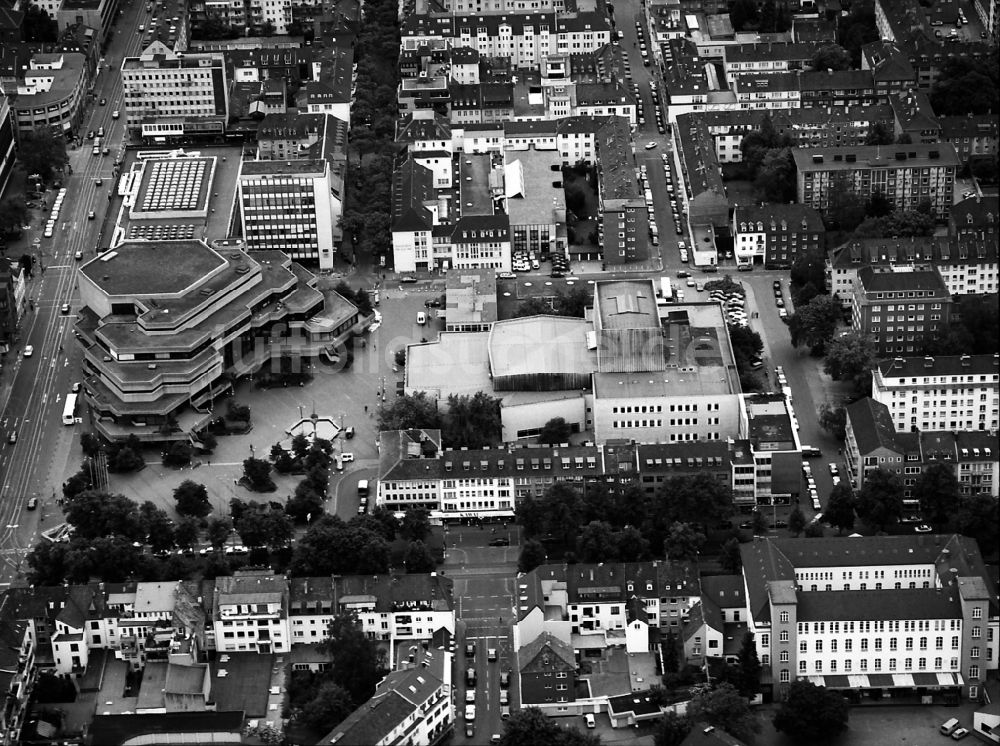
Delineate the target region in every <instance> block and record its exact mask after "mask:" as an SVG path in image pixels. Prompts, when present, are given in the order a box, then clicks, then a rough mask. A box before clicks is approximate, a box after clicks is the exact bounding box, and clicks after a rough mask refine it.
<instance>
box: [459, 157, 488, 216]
mask: <svg viewBox="0 0 1000 746" xmlns="http://www.w3.org/2000/svg"><path fill="white" fill-rule="evenodd" d="M457 160H458V176H459V181H458V189H459V194H460V199H461V205H460V206H459V212H460V213H461V214H462V215H492V214H493V195H492V193H491V190H490V171H491V170H492V168H493V158H492V156H491V155H490V154H489V153H481V154H473V153H462V154H460V155H459V156H458V158H457Z"/></svg>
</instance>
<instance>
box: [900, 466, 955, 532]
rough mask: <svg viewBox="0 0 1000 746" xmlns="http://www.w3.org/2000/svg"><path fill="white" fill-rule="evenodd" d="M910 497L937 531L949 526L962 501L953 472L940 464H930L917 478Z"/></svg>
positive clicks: (950, 468) (949, 467) (948, 467)
mask: <svg viewBox="0 0 1000 746" xmlns="http://www.w3.org/2000/svg"><path fill="white" fill-rule="evenodd" d="M911 497H912V498H913V499H914V500H919V501H920V510H922V511H923V514H924V518H926V519H927V521H928V522H929V523H930V524H931V525H932V526H934V527H935V528H938V529H943V528H944V527H945V526H947V525H948V524H949V522H950V521H951V519H952V518H953V516H954V515H955V512H956V511H957V509H958V504H959V502H960V501H961V499H962V495H961V490H960V489H959V486H958V479H956V478H955V472H954V470H953V469H952V467H951V466H950V465H949V464H944V463H940V462H939V463H935V464H931V465H930V466H928V467H927V468H926V469H925V470H924V471H923V473H922V474H921V475H920V476H918V477H917V480H916V483H915V484H914V485H913V491H912V492H911Z"/></svg>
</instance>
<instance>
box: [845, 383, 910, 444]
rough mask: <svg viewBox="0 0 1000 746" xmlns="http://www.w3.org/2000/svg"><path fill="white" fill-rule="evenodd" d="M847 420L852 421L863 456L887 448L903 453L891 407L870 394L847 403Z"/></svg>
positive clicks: (852, 427)
mask: <svg viewBox="0 0 1000 746" xmlns="http://www.w3.org/2000/svg"><path fill="white" fill-rule="evenodd" d="M847 421H848V422H850V423H851V430H852V431H853V432H854V439H855V441H856V442H857V444H858V452H859V453H860V454H861V456H862V457H864V456H866V455H868V454H870V453H873V452H875V451H877V450H878V449H880V448H885V449H887V450H889V451H894V452H896V453H903V448H902V447H901V445H900V444H899V442H898V441H897V439H896V426H895V424H894V423H893V421H892V414H891V413H890V412H889V407H887V406H886V405H885V404H882V403H881V402H877V401H875V400H874V399H872V398H871V397H870V396H866V397H865V398H864V399H858V401H856V402H852V403H851V404H849V405H847Z"/></svg>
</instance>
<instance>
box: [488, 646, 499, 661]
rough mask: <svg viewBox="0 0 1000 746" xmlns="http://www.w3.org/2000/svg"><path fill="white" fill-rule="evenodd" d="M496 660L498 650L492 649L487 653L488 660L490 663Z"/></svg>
mask: <svg viewBox="0 0 1000 746" xmlns="http://www.w3.org/2000/svg"><path fill="white" fill-rule="evenodd" d="M496 659H497V649H496V648H490V649H489V650H488V651H487V653H486V660H488V661H489V662H490V663H492V662H493V661H495V660H496Z"/></svg>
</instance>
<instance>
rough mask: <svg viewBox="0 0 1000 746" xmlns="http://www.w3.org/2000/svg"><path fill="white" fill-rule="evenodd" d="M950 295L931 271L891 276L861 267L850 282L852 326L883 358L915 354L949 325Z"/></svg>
mask: <svg viewBox="0 0 1000 746" xmlns="http://www.w3.org/2000/svg"><path fill="white" fill-rule="evenodd" d="M951 304H952V299H951V295H950V294H949V293H948V288H946V287H945V284H944V281H943V280H942V279H941V275H940V274H938V272H937V271H936V270H934V269H915V270H914V271H912V272H893V271H892V270H891V269H889V270H886V269H883V268H879V267H862V268H861V269H860V270H858V279H857V281H855V283H854V298H853V300H852V303H851V323H852V326H853V328H854V330H855V331H858V332H861V333H862V334H866V335H868V336H870V337H871V338H872V341H873V342H874V344H875V350H876V354H878V355H880V356H884V357H892V356H898V355H900V354H909V355H913V354H914V353H916V352H919V351H920V350H921V349H922V347H923V344H924V342H925V341H926V340H927V339H929V338H931V337H932V336H933V335H934V334H936V333H937V331H938V330H939V329H945V328H947V326H948V324H949V323H950V322H951Z"/></svg>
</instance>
